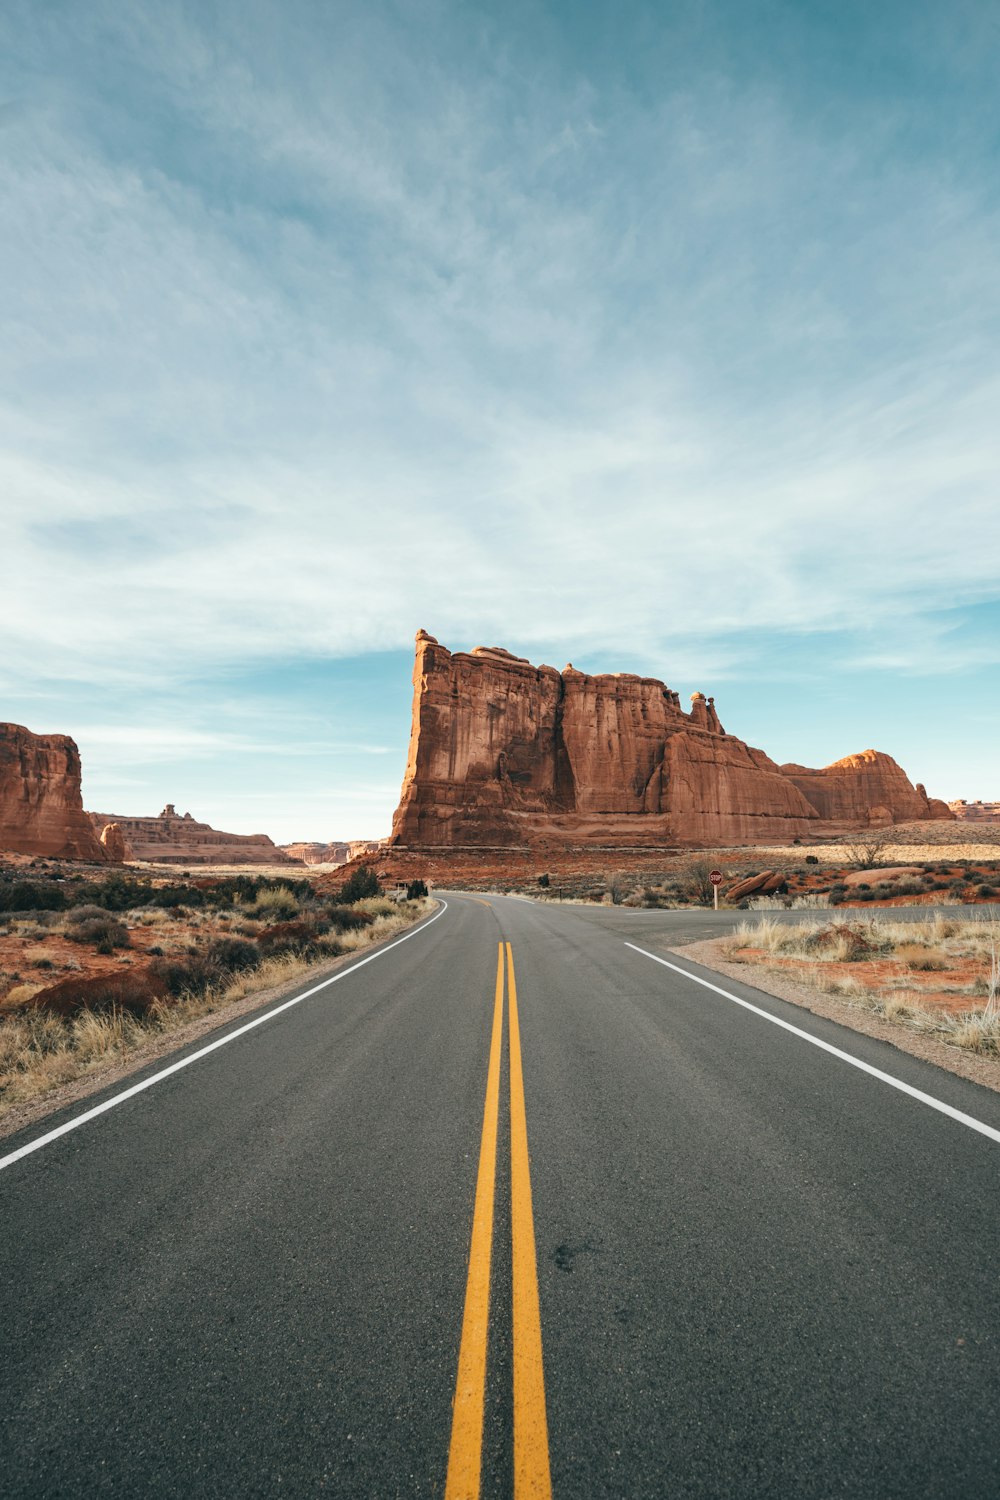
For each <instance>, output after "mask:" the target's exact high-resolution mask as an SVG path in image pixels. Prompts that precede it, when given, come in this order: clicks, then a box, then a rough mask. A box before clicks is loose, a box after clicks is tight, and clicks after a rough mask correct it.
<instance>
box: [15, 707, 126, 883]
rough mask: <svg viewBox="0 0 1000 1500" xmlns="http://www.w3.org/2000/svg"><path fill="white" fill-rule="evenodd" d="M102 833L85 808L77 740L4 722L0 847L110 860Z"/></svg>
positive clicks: (59, 856) (18, 851)
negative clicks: (33, 731)
mask: <svg viewBox="0 0 1000 1500" xmlns="http://www.w3.org/2000/svg"><path fill="white" fill-rule="evenodd" d="M98 832H99V831H95V829H94V827H93V826H92V824H91V821H90V819H89V818H88V817H87V814H86V813H85V812H84V810H83V796H82V793H81V790H80V751H79V750H78V749H77V746H76V742H75V740H71V739H70V737H69V735H67V734H33V733H32V732H31V730H30V729H25V727H24V725H23V724H0V851H2V852H4V853H8V854H33V855H37V856H41V857H44V858H50V859H78V860H86V861H88V862H90V863H92V864H107V863H108V862H109V861H110V859H111V855H110V854H109V853H108V851H107V849H106V848H105V847H104V845H102V843H101V841H100V838H99V837H98Z"/></svg>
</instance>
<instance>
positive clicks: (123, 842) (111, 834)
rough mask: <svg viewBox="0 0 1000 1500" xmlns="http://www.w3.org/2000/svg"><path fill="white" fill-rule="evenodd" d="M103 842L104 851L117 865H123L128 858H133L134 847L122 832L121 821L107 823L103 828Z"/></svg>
mask: <svg viewBox="0 0 1000 1500" xmlns="http://www.w3.org/2000/svg"><path fill="white" fill-rule="evenodd" d="M101 843H102V844H103V845H104V852H105V853H106V854H107V856H108V858H109V859H110V860H113V861H114V863H115V864H116V865H123V864H124V863H125V861H126V860H127V859H131V858H132V849H131V846H130V844H129V842H128V840H127V839H126V837H125V835H124V834H123V833H122V828H121V824H120V823H106V824H105V825H104V828H103V829H102V830H101Z"/></svg>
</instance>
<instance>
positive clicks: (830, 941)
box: [786, 922, 887, 963]
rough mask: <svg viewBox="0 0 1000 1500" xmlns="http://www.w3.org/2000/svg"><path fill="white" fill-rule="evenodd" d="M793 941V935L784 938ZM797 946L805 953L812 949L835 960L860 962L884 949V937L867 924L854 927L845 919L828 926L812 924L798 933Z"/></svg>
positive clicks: (874, 956)
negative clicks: (806, 929) (814, 926)
mask: <svg viewBox="0 0 1000 1500" xmlns="http://www.w3.org/2000/svg"><path fill="white" fill-rule="evenodd" d="M786 941H787V942H788V943H789V944H792V943H794V942H795V941H796V938H795V936H794V935H793V936H792V937H790V938H788V939H787V940H786ZM800 945H801V948H802V950H803V951H804V952H806V953H815V954H819V955H822V956H823V957H825V958H831V959H834V960H836V961H837V962H839V963H860V962H862V961H863V960H864V959H867V958H877V957H879V955H880V954H883V953H885V952H886V947H887V944H886V941H885V939H883V938H882V937H881V936H880V935H879V934H878V932H877V931H876V930H875V929H874V928H872V927H871V926H870V925H869V926H867V927H855V926H852V925H850V924H849V923H847V922H834V923H831V925H830V926H829V927H816V928H813V929H811V930H809V931H806V932H803V933H802V934H801V944H800Z"/></svg>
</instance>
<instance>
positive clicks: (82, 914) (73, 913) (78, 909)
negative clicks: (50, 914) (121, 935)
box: [63, 902, 108, 926]
mask: <svg viewBox="0 0 1000 1500" xmlns="http://www.w3.org/2000/svg"><path fill="white" fill-rule="evenodd" d="M107 919H108V914H107V912H106V911H105V909H104V907H103V906H95V905H94V903H93V902H89V903H87V904H86V905H84V906H72V907H70V909H69V911H68V912H67V913H66V915H65V917H64V918H63V921H64V922H65V923H66V924H67V925H68V926H75V925H76V923H78V922H92V921H95V920H96V921H99V922H106V921H107Z"/></svg>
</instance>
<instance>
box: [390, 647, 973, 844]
mask: <svg viewBox="0 0 1000 1500" xmlns="http://www.w3.org/2000/svg"><path fill="white" fill-rule="evenodd" d="M413 683H414V698H413V725H412V730H411V736H410V751H409V758H408V761H407V767H406V774H405V777H404V780H403V790H402V796H401V799H400V804H399V807H398V809H397V811H396V815H395V818H394V820H393V834H392V843H393V844H394V845H396V846H405V847H414V848H425V849H433V848H442V847H447V848H460V847H466V848H468V847H478V848H512V847H545V846H546V845H547V844H549V845H553V846H562V847H565V846H579V845H588V846H590V847H592V848H595V847H607V848H642V847H650V846H663V845H669V844H672V843H685V844H700V845H712V844H752V843H761V842H766V841H768V840H788V839H792V838H802V837H808V836H817V835H824V834H827V835H829V834H832V833H836V832H839V831H841V830H842V829H846V828H848V827H851V826H854V827H856V826H858V825H859V824H870V823H883V822H885V823H892V822H897V821H899V822H902V821H905V820H916V819H923V818H929V817H934V816H948V815H949V814H948V813H947V811H945V812H944V813H941V812H939V811H937V810H936V808H937V807H941V806H943V804H937V805H935V804H933V803H931V802H930V801H929V800H928V798H927V796H926V793H924V791H923V788H922V787H920V788H918V787H914V786H913V785H912V784H911V783H910V781H909V780H908V779H907V777H906V775H905V773H904V772H903V771H902V770H901V769H900V767H899V766H897V765H896V762H895V761H894V760H893V759H892V758H891V757H890V756H887V755H882V754H880V753H879V752H876V751H865V752H864V753H863V754H861V755H859V756H849V757H848V758H847V759H846V760H844V761H838V762H836V764H834V765H832V766H828V767H826V768H825V769H823V770H819V771H814V770H810V769H809V768H807V767H804V766H778V765H776V764H775V762H774V761H772V760H771V759H770V757H769V756H767V755H765V753H764V751H763V750H756V749H754V748H752V747H751V746H749V745H747V744H745V743H744V742H743V741H742V740H740V739H737V738H736V737H735V736H734V735H730V734H727V733H726V732H725V730H724V729H723V727H722V725H721V723H720V722H719V717H718V714H717V713H716V710H715V704H714V701H713V700H712V699H711V698H706V697H705V696H704V695H703V694H701V693H695V694H694V695H693V697H692V700H691V710H690V712H689V713H685V712H684V710H683V709H682V708H681V705H680V698H679V695H678V694H677V693H676V692H674V691H673V690H672V689H670V688H668V687H665V686H664V684H663V683H662V682H660V681H658V680H657V679H656V678H652V677H637V676H633V675H632V674H630V673H624V672H623V673H614V674H604V675H600V676H593V677H591V676H587V675H586V674H585V673H583V672H578V671H576V670H575V668H573V667H572V666H568V667H567V668H566V669H565V671H563V672H561V673H560V672H557V671H556V670H555V668H554V667H545V666H543V667H534V666H532V665H531V664H530V662H528V661H526V660H524V659H523V658H522V657H516V656H513V655H511V653H510V652H509V651H505V650H503V649H502V648H501V647H490V648H485V647H477V648H476V649H475V650H473V651H471V652H455V653H454V654H452V652H450V651H448V650H446V648H445V647H444V646H441V645H439V643H438V642H437V641H436V640H435V639H434V638H433V636H430V635H428V634H427V633H426V632H425V631H420V632H419V634H418V636H417V646H416V662H415V666H414V674H413Z"/></svg>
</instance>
